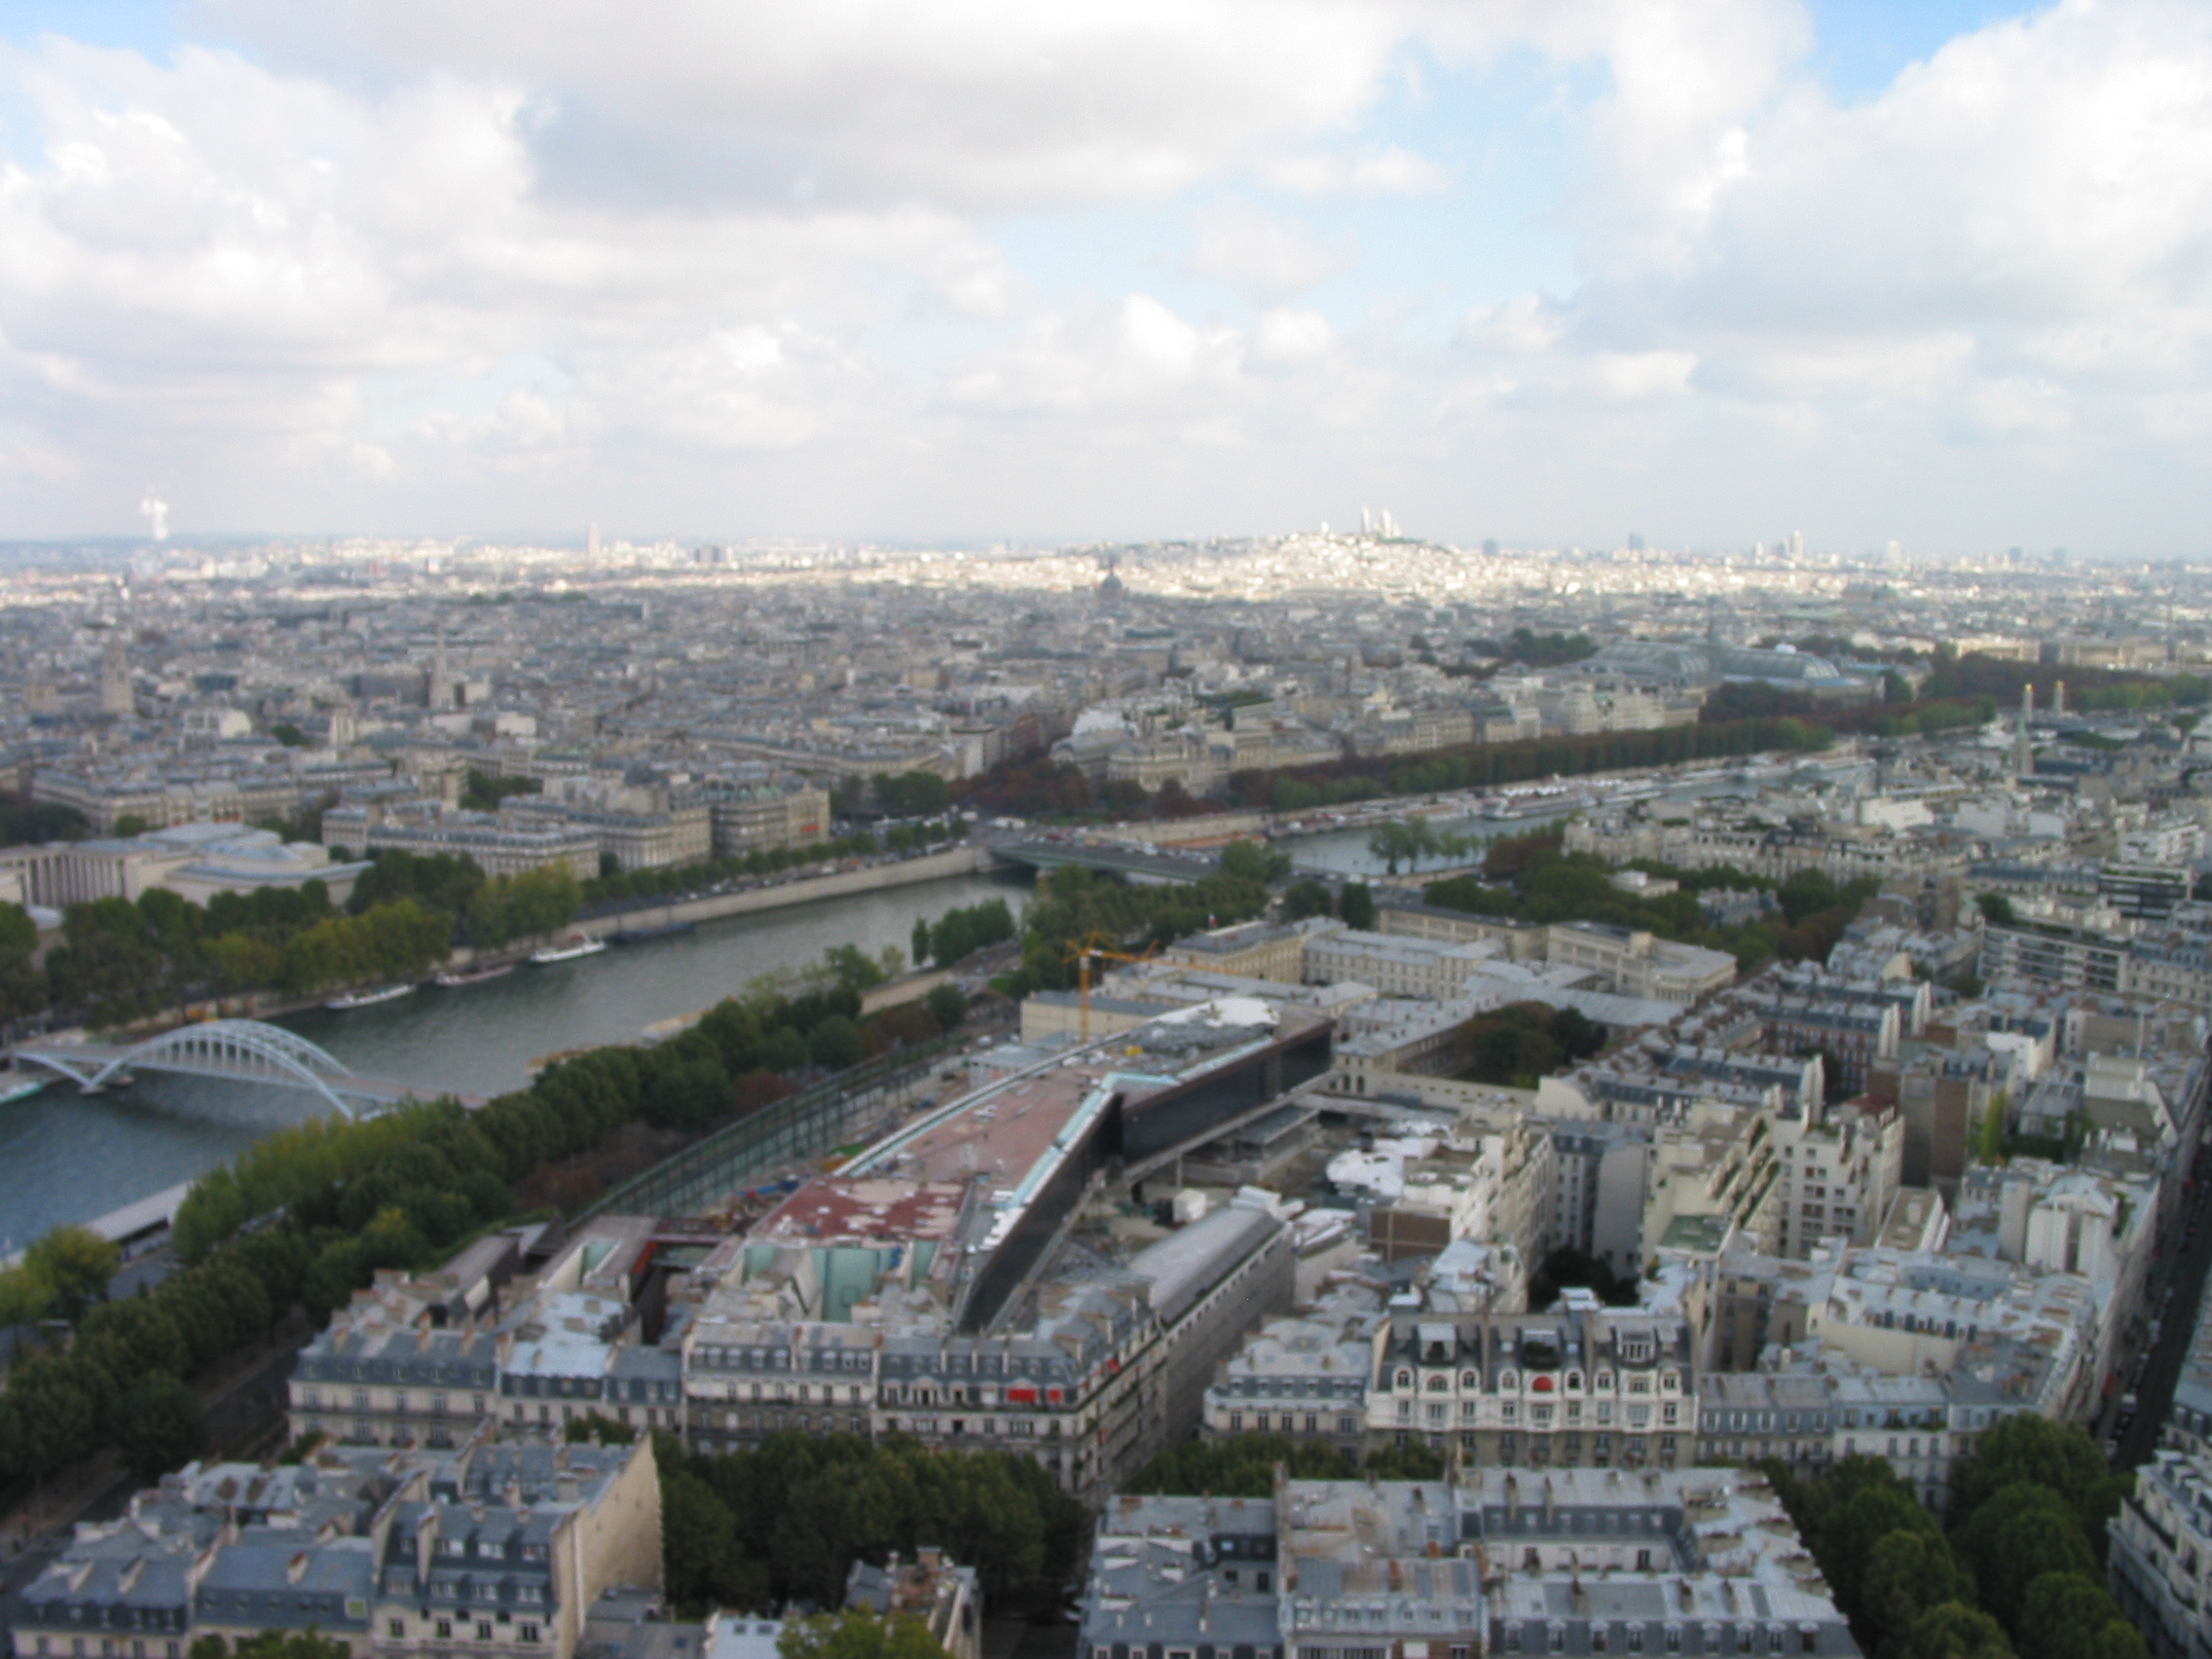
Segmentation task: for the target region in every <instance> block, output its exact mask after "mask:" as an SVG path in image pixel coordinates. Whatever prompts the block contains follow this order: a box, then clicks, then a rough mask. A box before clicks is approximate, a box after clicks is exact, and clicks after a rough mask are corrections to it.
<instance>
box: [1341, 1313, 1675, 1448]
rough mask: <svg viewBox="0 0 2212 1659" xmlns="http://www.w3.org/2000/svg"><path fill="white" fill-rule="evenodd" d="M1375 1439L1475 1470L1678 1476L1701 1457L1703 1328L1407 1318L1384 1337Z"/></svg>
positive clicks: (1598, 1316)
mask: <svg viewBox="0 0 2212 1659" xmlns="http://www.w3.org/2000/svg"><path fill="white" fill-rule="evenodd" d="M1375 1343H1376V1347H1375V1353H1374V1358H1373V1361H1372V1365H1373V1370H1372V1373H1371V1375H1372V1377H1373V1379H1374V1381H1373V1383H1372V1385H1371V1386H1370V1389H1369V1392H1368V1402H1367V1404H1368V1410H1367V1431H1368V1437H1369V1442H1370V1444H1373V1445H1405V1444H1410V1443H1413V1442H1414V1441H1415V1440H1416V1438H1417V1437H1418V1438H1419V1443H1421V1444H1424V1445H1426V1446H1428V1447H1429V1448H1431V1449H1432V1450H1434V1451H1437V1452H1440V1453H1445V1454H1448V1455H1451V1456H1454V1457H1455V1458H1456V1460H1457V1461H1458V1462H1459V1463H1460V1464H1462V1465H1467V1466H1474V1467H1478V1468H1480V1467H1486V1466H1496V1467H1520V1468H1527V1469H1544V1468H1555V1467H1556V1468H1575V1467H1583V1468H1608V1467H1615V1468H1622V1469H1640V1468H1644V1467H1647V1466H1648V1467H1657V1468H1672V1467H1674V1466H1675V1464H1676V1462H1677V1460H1679V1461H1682V1462H1685V1463H1686V1462H1688V1461H1689V1460H1690V1457H1691V1456H1693V1455H1694V1454H1693V1451H1692V1449H1691V1447H1690V1446H1689V1445H1688V1443H1687V1437H1688V1436H1689V1435H1690V1433H1691V1431H1692V1430H1693V1428H1694V1425H1695V1423H1696V1420H1697V1419H1696V1406H1697V1389H1698V1384H1699V1375H1698V1369H1697V1364H1696V1357H1695V1353H1694V1346H1693V1340H1692V1336H1691V1332H1690V1327H1689V1325H1688V1324H1687V1323H1686V1322H1685V1321H1684V1320H1682V1319H1680V1318H1677V1317H1674V1316H1671V1315H1654V1314H1647V1313H1640V1312H1637V1311H1635V1310H1633V1309H1599V1310H1594V1311H1592V1310H1580V1311H1555V1312H1552V1313H1545V1314H1533V1313H1491V1314H1481V1315H1467V1314H1447V1313H1444V1312H1442V1311H1440V1310H1439V1311H1428V1310H1422V1311H1396V1310H1394V1311H1393V1312H1392V1313H1391V1315H1390V1318H1389V1320H1388V1322H1387V1323H1386V1324H1385V1325H1383V1326H1382V1327H1380V1328H1379V1329H1378V1330H1377V1332H1376V1337H1375Z"/></svg>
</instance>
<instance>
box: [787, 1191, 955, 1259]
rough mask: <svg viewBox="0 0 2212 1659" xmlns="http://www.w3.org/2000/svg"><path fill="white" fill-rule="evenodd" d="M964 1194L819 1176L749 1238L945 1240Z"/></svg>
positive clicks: (790, 1240)
mask: <svg viewBox="0 0 2212 1659" xmlns="http://www.w3.org/2000/svg"><path fill="white" fill-rule="evenodd" d="M965 1190H966V1189H965V1187H964V1185H963V1183H961V1182H959V1181H921V1182H917V1181H910V1180H906V1179H904V1178H903V1177H900V1176H894V1175H820V1176H817V1177H816V1178H815V1179H813V1180H811V1181H809V1182H808V1183H807V1184H806V1185H805V1186H803V1187H801V1188H800V1189H799V1190H798V1191H797V1192H795V1193H793V1195H792V1196H791V1197H790V1198H786V1199H785V1200H784V1201H783V1202H782V1203H780V1204H778V1205H777V1206H776V1207H775V1208H774V1209H772V1210H770V1211H769V1212H768V1213H767V1214H766V1215H764V1216H762V1217H761V1218H760V1220H759V1222H758V1223H757V1224H756V1226H755V1227H754V1229H753V1231H752V1234H751V1235H750V1236H751V1237H752V1239H753V1240H754V1241H755V1242H767V1243H779V1244H781V1243H793V1242H796V1241H800V1240H804V1241H806V1242H808V1243H822V1242H826V1241H837V1240H849V1241H852V1242H856V1243H859V1242H866V1243H886V1244H889V1243H907V1242H913V1241H918V1240H921V1239H927V1238H937V1239H946V1238H950V1237H951V1236H952V1229H953V1224H954V1223H955V1222H956V1221H957V1220H958V1219H959V1217H960V1197H961V1194H962V1193H963V1192H964V1191H965Z"/></svg>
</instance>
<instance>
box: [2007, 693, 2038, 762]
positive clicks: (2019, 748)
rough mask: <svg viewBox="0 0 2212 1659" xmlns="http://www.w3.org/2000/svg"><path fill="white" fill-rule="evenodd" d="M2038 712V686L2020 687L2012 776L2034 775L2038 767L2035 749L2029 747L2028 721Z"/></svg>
mask: <svg viewBox="0 0 2212 1659" xmlns="http://www.w3.org/2000/svg"><path fill="white" fill-rule="evenodd" d="M2035 712H2036V688H2035V687H2034V686H2033V685H2023V686H2021V687H2020V720H2019V724H2017V725H2015V726H2014V727H2013V728H2012V776H2014V777H2015V778H2026V777H2032V776H2033V775H2034V773H2035V769H2036V756H2035V751H2034V750H2033V749H2031V748H2029V747H2028V721H2029V719H2031V718H2032V717H2033V716H2034V714H2035Z"/></svg>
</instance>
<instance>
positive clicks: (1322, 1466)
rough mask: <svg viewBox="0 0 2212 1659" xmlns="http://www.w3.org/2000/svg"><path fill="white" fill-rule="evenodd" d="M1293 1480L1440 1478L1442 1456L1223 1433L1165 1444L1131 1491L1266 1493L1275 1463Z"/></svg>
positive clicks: (1173, 1494) (1396, 1448)
mask: <svg viewBox="0 0 2212 1659" xmlns="http://www.w3.org/2000/svg"><path fill="white" fill-rule="evenodd" d="M1278 1463H1279V1464H1281V1465H1282V1467H1283V1469H1284V1471H1285V1472H1286V1473H1287V1474H1288V1475H1289V1476H1290V1478H1291V1479H1292V1480H1297V1481H1343V1480H1349V1479H1351V1478H1352V1477H1353V1476H1354V1475H1359V1474H1366V1475H1370V1476H1373V1477H1374V1478H1375V1479H1377V1480H1383V1481H1440V1480H1442V1479H1443V1478H1444V1459H1443V1457H1442V1456H1440V1455H1439V1454H1437V1453H1435V1452H1431V1451H1430V1450H1429V1449H1428V1448H1427V1447H1425V1446H1386V1447H1381V1448H1378V1449H1377V1450H1375V1451H1372V1452H1369V1453H1368V1454H1367V1456H1366V1459H1365V1461H1364V1462H1358V1461H1354V1460H1353V1459H1352V1458H1351V1457H1349V1456H1346V1455H1345V1454H1344V1453H1342V1452H1340V1451H1338V1450H1337V1449H1336V1448H1335V1447H1334V1446H1331V1445H1328V1444H1326V1443H1325V1442H1322V1441H1316V1440H1292V1439H1291V1438H1290V1437H1289V1436H1288V1435H1285V1434H1226V1435H1222V1436H1219V1437H1218V1438H1208V1439H1204V1440H1190V1441H1186V1442H1184V1443H1183V1444H1182V1445H1181V1446H1170V1447H1169V1448H1168V1449H1167V1450H1166V1451H1164V1452H1161V1453H1160V1454H1159V1455H1157V1456H1155V1457H1154V1458H1153V1459H1152V1461H1150V1462H1149V1463H1147V1464H1145V1466H1144V1467H1143V1468H1141V1469H1139V1470H1138V1471H1137V1477H1136V1479H1135V1480H1134V1481H1133V1482H1131V1483H1130V1488H1129V1490H1130V1491H1132V1492H1139V1493H1158V1494H1160V1495H1162V1496H1168V1497H1209V1496H1210V1497H1269V1496H1272V1494H1273V1493H1274V1490H1275V1486H1274V1478H1275V1466H1276V1465H1277V1464H1278Z"/></svg>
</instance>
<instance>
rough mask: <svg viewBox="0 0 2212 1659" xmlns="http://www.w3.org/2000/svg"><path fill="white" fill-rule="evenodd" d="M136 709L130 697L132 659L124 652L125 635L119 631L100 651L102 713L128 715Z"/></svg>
mask: <svg viewBox="0 0 2212 1659" xmlns="http://www.w3.org/2000/svg"><path fill="white" fill-rule="evenodd" d="M135 709H136V705H135V704H134V703H133V702H132V701H131V697H130V661H129V657H128V656H126V655H125V654H124V647H123V636H122V634H121V633H117V634H114V635H112V636H111V637H110V638H109V640H108V642H107V645H106V646H105V647H104V648H103V649H102V650H101V652H100V713H102V714H103V715H128V714H131V713H133V712H134V711H135Z"/></svg>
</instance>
